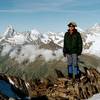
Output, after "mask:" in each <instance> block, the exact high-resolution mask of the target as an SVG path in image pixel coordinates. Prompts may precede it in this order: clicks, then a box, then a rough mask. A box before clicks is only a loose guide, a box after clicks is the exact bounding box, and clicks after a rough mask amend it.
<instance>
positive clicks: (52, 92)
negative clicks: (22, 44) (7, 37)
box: [0, 67, 100, 100]
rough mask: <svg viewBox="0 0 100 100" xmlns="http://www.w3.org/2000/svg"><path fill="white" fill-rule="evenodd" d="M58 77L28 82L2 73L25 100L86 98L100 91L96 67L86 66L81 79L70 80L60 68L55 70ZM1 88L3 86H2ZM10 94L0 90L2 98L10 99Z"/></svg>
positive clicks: (77, 99)
mask: <svg viewBox="0 0 100 100" xmlns="http://www.w3.org/2000/svg"><path fill="white" fill-rule="evenodd" d="M55 71H56V73H57V76H58V78H57V79H56V80H53V81H52V79H49V78H48V79H35V80H34V81H32V80H30V81H28V82H26V81H24V80H22V79H21V78H18V77H14V76H8V75H3V74H0V80H3V81H5V82H7V83H8V84H10V85H11V89H12V91H13V92H14V93H15V94H16V95H17V97H19V98H21V100H24V99H23V98H28V99H25V100H38V99H43V100H84V99H87V98H89V97H91V96H93V95H94V94H96V93H100V73H99V72H98V71H97V70H96V69H94V68H89V69H88V68H86V67H85V68H84V72H82V73H81V77H80V80H78V81H77V80H75V79H72V80H69V79H68V78H67V77H65V76H64V75H63V73H62V72H61V71H59V70H55ZM0 89H1V88H0ZM8 98H9V96H7V95H6V94H5V93H2V90H0V100H8Z"/></svg>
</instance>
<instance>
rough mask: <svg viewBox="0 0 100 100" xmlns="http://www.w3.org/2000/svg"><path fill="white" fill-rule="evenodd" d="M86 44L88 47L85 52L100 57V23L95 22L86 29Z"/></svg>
mask: <svg viewBox="0 0 100 100" xmlns="http://www.w3.org/2000/svg"><path fill="white" fill-rule="evenodd" d="M85 45H86V46H87V47H88V48H87V49H85V51H84V52H86V53H89V54H94V55H96V56H99V57H100V24H97V23H96V24H95V25H94V26H92V27H90V28H89V29H87V30H86V31H85Z"/></svg>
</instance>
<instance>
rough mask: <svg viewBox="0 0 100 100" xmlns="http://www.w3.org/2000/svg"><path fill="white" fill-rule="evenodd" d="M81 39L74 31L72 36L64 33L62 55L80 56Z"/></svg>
mask: <svg viewBox="0 0 100 100" xmlns="http://www.w3.org/2000/svg"><path fill="white" fill-rule="evenodd" d="M82 46H83V43H82V38H81V35H80V33H79V32H78V31H77V30H76V29H75V30H74V31H73V33H72V35H71V34H70V33H69V31H68V32H66V33H65V36H64V47H63V53H64V54H74V53H75V54H77V55H81V52H82Z"/></svg>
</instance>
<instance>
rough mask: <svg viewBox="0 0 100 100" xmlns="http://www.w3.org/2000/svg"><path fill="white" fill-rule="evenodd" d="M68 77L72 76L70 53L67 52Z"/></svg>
mask: <svg viewBox="0 0 100 100" xmlns="http://www.w3.org/2000/svg"><path fill="white" fill-rule="evenodd" d="M67 63H68V77H69V78H73V66H72V55H69V54H67Z"/></svg>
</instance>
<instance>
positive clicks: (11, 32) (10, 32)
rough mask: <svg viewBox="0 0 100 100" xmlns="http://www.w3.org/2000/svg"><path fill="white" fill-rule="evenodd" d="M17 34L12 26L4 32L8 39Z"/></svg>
mask: <svg viewBox="0 0 100 100" xmlns="http://www.w3.org/2000/svg"><path fill="white" fill-rule="evenodd" d="M14 34H15V30H14V28H13V26H12V25H8V27H7V29H6V31H5V32H4V35H5V36H6V37H7V38H10V37H12V36H14Z"/></svg>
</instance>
